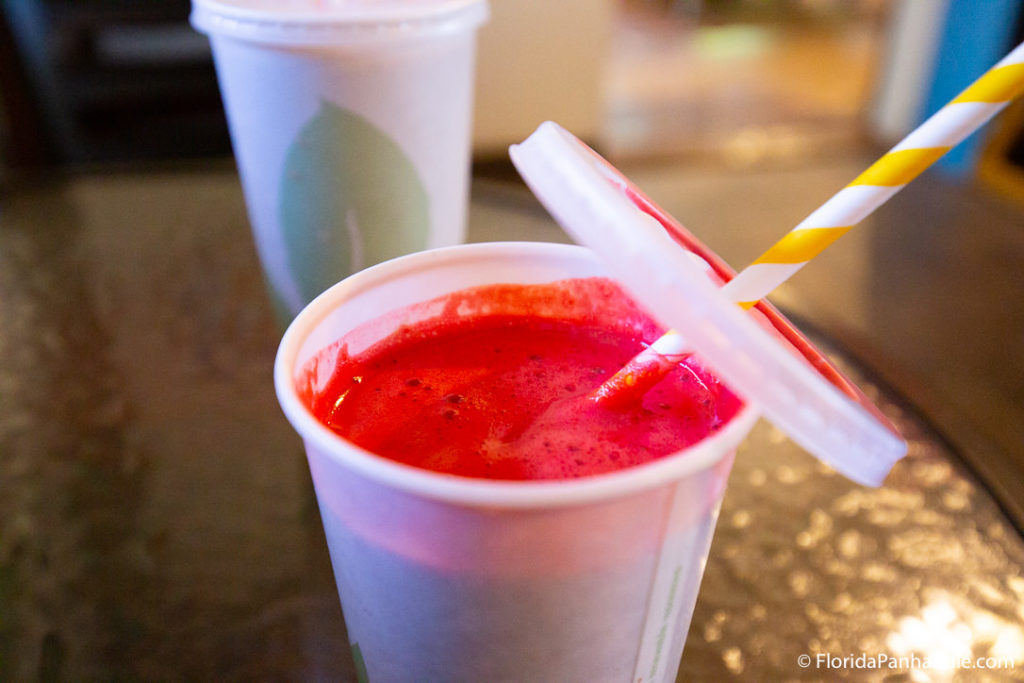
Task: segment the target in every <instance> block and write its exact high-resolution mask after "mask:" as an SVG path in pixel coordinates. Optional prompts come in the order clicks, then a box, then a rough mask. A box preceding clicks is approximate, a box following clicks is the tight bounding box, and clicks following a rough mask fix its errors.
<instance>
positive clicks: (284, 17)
mask: <svg viewBox="0 0 1024 683" xmlns="http://www.w3.org/2000/svg"><path fill="white" fill-rule="evenodd" d="M488 17H489V7H488V4H487V0H433V1H432V2H402V1H392V2H389V3H358V2H349V3H336V4H331V5H326V6H324V5H322V4H320V3H316V4H314V3H312V2H308V3H305V4H303V3H292V4H289V5H287V6H280V5H274V4H272V3H267V2H262V3H261V2H259V1H256V2H254V1H253V0H192V11H191V15H190V21H191V23H192V26H193V27H194V28H195V29H196V30H197V31H199V32H200V33H205V34H208V35H210V36H211V37H214V36H216V37H231V38H235V39H240V40H246V41H249V42H254V43H263V44H268V45H280V46H295V47H303V46H306V47H314V46H332V45H345V44H352V43H358V44H362V43H380V42H393V41H402V40H412V39H422V38H433V37H440V36H447V35H455V34H461V33H465V32H468V31H471V30H474V29H476V28H478V27H479V26H480V25H481V24H483V23H484V22H486V21H487V19H488Z"/></svg>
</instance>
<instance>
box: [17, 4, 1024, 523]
mask: <svg viewBox="0 0 1024 683" xmlns="http://www.w3.org/2000/svg"><path fill="white" fill-rule="evenodd" d="M491 8H492V19H491V21H490V23H489V24H488V25H487V26H486V27H485V28H484V30H483V31H482V33H481V36H480V47H479V65H478V83H477V102H476V122H475V131H474V159H475V162H476V166H475V168H476V178H477V181H476V185H475V188H476V189H475V192H477V193H479V192H487V191H491V192H499V193H500V192H501V191H502V190H500V189H495V188H500V187H503V186H507V185H508V184H509V183H510V182H511V183H514V182H515V177H514V174H512V173H511V171H510V168H509V166H508V164H507V161H506V155H505V149H506V147H507V145H508V144H510V143H512V142H516V141H519V140H521V139H523V138H524V137H525V136H527V135H528V134H529V133H530V132H531V131H532V130H533V129H534V128H535V127H536V125H537V124H538V123H539V122H540V121H542V120H545V119H553V120H556V121H558V122H560V123H561V124H562V125H564V126H566V127H567V128H569V129H570V130H572V131H573V132H575V133H576V134H577V135H578V136H580V137H582V138H584V139H586V140H587V141H588V142H590V143H591V144H593V145H594V146H595V147H596V148H597V149H599V150H600V151H601V152H603V153H604V154H606V155H607V156H608V157H609V158H610V159H611V160H612V161H613V162H614V163H616V164H617V165H619V166H620V167H621V168H622V169H623V170H625V171H626V172H627V173H628V174H630V175H631V177H632V178H633V179H634V180H635V181H636V182H637V183H638V184H639V185H640V186H641V187H642V188H643V189H645V190H646V191H647V192H648V193H649V194H651V195H652V196H653V197H654V199H655V200H656V201H658V202H660V203H662V204H663V205H664V206H665V208H667V209H668V210H669V211H670V212H672V213H673V214H674V215H676V216H677V217H678V218H679V219H680V220H681V221H682V222H683V223H684V224H686V225H687V226H688V227H689V228H690V229H691V230H692V231H693V232H695V233H696V234H697V235H698V236H699V237H701V238H702V239H704V240H705V241H707V242H708V243H709V244H710V246H712V247H713V248H715V249H716V250H718V251H719V253H721V254H722V255H723V256H724V257H725V258H726V259H727V260H728V261H729V262H731V263H732V264H733V265H734V267H737V268H739V267H742V266H743V265H745V264H746V263H747V262H749V261H750V260H751V259H753V258H754V257H756V256H757V255H758V254H760V253H761V251H763V250H764V249H765V248H766V247H767V246H768V245H770V244H771V243H772V242H774V241H775V239H776V238H777V237H779V236H780V235H781V234H783V233H784V232H785V231H786V230H788V229H789V228H790V227H792V226H793V225H795V224H796V223H797V222H799V220H801V219H802V218H803V217H804V216H806V215H807V213H809V212H810V211H811V210H813V209H814V208H816V207H817V206H818V205H820V204H821V203H822V202H823V201H824V200H825V199H827V198H828V197H829V196H831V194H832V193H834V192H835V191H837V190H838V189H840V188H841V187H843V186H844V185H845V184H846V183H847V182H849V180H851V179H852V178H853V177H855V176H856V175H857V174H858V173H859V172H860V171H861V170H863V168H865V167H866V165H867V164H869V163H870V162H871V161H873V160H874V159H875V158H877V156H878V155H879V154H880V153H881V152H883V151H884V150H885V149H887V147H888V146H889V145H891V144H892V143H894V142H895V141H897V140H898V139H899V138H900V137H902V136H903V135H904V134H905V133H906V132H908V131H909V130H911V129H912V128H913V127H914V126H915V125H916V124H917V123H919V122H921V121H923V120H924V118H925V117H926V116H927V115H928V114H929V113H930V112H932V111H934V110H935V109H937V108H938V107H939V106H941V105H942V104H943V103H945V102H946V101H948V100H949V99H950V98H951V97H952V96H953V95H955V94H956V93H957V92H959V90H960V89H962V88H963V87H964V86H965V85H966V84H968V83H969V82H970V81H971V80H973V79H974V78H975V77H976V76H977V75H979V74H980V73H981V72H982V71H984V70H985V69H986V68H988V67H989V66H991V64H993V63H994V62H995V61H996V60H997V59H998V58H999V57H1000V56H1002V55H1003V54H1004V53H1005V52H1006V51H1008V49H1009V48H1010V47H1012V45H1014V44H1015V43H1016V42H1019V41H1020V40H1021V38H1022V20H1021V12H1020V9H1021V3H1020V2H1019V1H1018V0H561V1H560V2H557V3H552V2H546V1H544V0H492V3H491ZM2 9H3V15H2V16H3V22H2V25H0V31H2V32H3V35H2V36H0V105H2V106H0V117H2V118H0V151H2V166H0V169H2V170H0V173H2V174H3V178H4V179H5V180H7V181H10V180H12V179H17V178H20V177H23V176H26V175H32V174H38V173H39V172H40V171H42V172H44V173H46V174H52V173H81V172H86V173H88V172H90V171H91V170H96V169H110V168H141V167H153V166H154V165H156V166H160V165H166V164H168V163H186V164H188V163H200V164H201V163H206V162H208V161H210V160H224V161H226V162H228V163H230V158H231V147H230V141H229V139H228V134H227V126H226V123H225V120H224V115H223V110H222V107H221V101H220V96H219V92H218V88H217V82H216V77H215V74H214V70H213V66H212V63H211V57H210V50H209V45H208V43H207V40H206V38H205V37H203V36H201V35H199V34H198V33H196V32H195V31H193V30H192V28H191V27H190V26H189V24H188V20H187V17H188V12H189V2H188V1H187V0H159V1H158V0H147V1H145V2H143V1H141V0H136V1H134V2H133V1H131V0H3V2H2ZM1022 120H1024V110H1022V109H1021V106H1020V105H1017V106H1014V107H1011V108H1010V110H1009V111H1008V112H1006V113H1005V114H1004V115H1003V116H1001V117H1000V118H999V119H997V120H996V122H995V123H993V124H991V125H990V126H989V127H988V128H987V129H986V130H985V131H984V132H983V133H981V134H979V135H975V136H974V137H973V138H971V139H970V140H969V141H968V142H967V143H966V144H964V145H963V146H962V147H961V148H958V149H957V150H955V151H954V152H953V153H951V154H950V155H948V156H947V157H946V158H945V159H944V160H943V161H942V162H940V164H939V165H938V166H937V167H936V168H934V169H932V170H931V171H929V172H928V173H927V174H925V176H924V177H923V178H922V179H920V180H918V181H917V182H915V183H914V184H912V185H911V187H910V188H908V189H907V190H906V191H905V192H903V193H901V194H900V195H899V196H898V197H897V198H896V199H894V200H893V201H891V202H890V203H889V204H888V205H886V206H885V207H883V209H882V210H881V211H880V212H879V213H878V214H877V216H876V217H872V218H871V219H869V220H868V221H867V222H866V223H865V225H864V226H862V227H861V228H860V229H859V230H857V231H854V232H853V233H851V236H849V237H847V238H846V239H845V240H844V242H843V244H842V246H841V247H839V248H838V249H835V250H830V251H829V252H827V253H826V254H825V255H823V256H822V257H821V260H820V263H816V264H815V265H814V266H813V267H811V268H807V269H805V271H804V272H802V273H801V274H799V275H798V276H797V277H795V278H794V279H793V281H792V282H791V283H788V284H787V285H785V286H783V288H781V289H780V290H779V291H778V293H777V295H776V296H775V297H774V298H775V300H776V301H777V302H778V303H780V304H781V305H782V306H783V307H784V308H785V309H786V310H787V311H788V312H790V313H791V314H793V315H795V316H797V317H800V318H806V319H807V320H808V321H809V322H812V323H813V324H815V325H818V326H821V327H823V328H824V329H826V330H827V331H829V332H830V333H831V334H832V335H833V336H835V337H837V338H839V339H840V340H842V341H844V342H845V343H847V344H850V345H852V346H853V347H855V350H856V351H857V353H858V355H859V356H861V357H864V358H866V359H867V360H869V361H870V362H871V363H873V364H874V365H875V366H876V367H878V368H879V369H880V370H882V371H883V372H884V374H885V375H886V376H888V377H890V378H892V379H893V381H894V383H896V384H897V385H898V386H899V387H900V388H901V390H903V391H905V392H907V393H910V394H912V398H913V400H914V403H915V405H918V406H919V407H920V408H921V409H922V410H923V411H924V412H925V413H926V414H927V415H929V416H930V417H931V418H932V419H933V420H934V421H936V422H938V423H942V424H945V425H947V427H948V431H950V432H951V433H953V436H952V437H951V438H954V439H955V440H956V441H957V442H958V445H961V446H962V447H963V448H964V449H966V450H967V451H969V452H971V453H972V454H974V456H973V457H975V459H976V461H977V465H976V466H977V467H978V468H979V469H980V471H981V472H982V474H983V475H984V476H985V478H986V480H987V481H989V482H991V483H992V485H993V486H994V487H996V488H997V489H1003V493H1004V494H1006V495H1004V497H1003V498H1004V500H1010V501H1011V502H1009V503H1007V505H1008V507H1009V508H1012V509H1013V510H1015V511H1016V514H1017V519H1018V521H1019V520H1020V519H1021V515H1020V510H1019V505H1018V504H1017V503H1015V502H1013V501H1014V500H1016V499H1018V498H1024V496H1019V497H1014V496H1012V495H1010V493H1011V491H1009V489H1012V488H1013V487H1014V486H1016V484H1015V483H1014V482H1016V481H1018V480H1021V479H1024V477H1022V476H1021V474H1022V472H1024V463H1022V461H1024V369H1022V366H1024V363H1022V361H1021V360H1020V358H1019V356H1018V353H1019V350H1020V349H1021V348H1024V290H1022V285H1021V282H1020V281H1021V278H1020V277H1019V273H1020V272H1022V270H1024V230H1022V229H1021V228H1022V227H1024V225H1022V224H1024V220H1022V218H1024V213H1022V206H1024V181H1022V177H1024V176H1022V173H1024V170H1022V164H1024V135H1022V134H1021V130H1022V126H1021V121H1022ZM503 184H504V185H503ZM476 215H477V216H478V220H481V219H480V218H479V216H480V213H479V211H478V212H477V214H476ZM523 230H524V233H523V234H524V236H526V237H528V236H530V233H529V232H528V226H524V228H523ZM485 233H486V230H484V234H485Z"/></svg>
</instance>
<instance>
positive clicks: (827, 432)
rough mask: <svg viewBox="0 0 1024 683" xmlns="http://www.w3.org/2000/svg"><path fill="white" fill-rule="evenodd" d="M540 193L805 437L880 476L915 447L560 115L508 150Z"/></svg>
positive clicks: (649, 300) (637, 290)
mask: <svg viewBox="0 0 1024 683" xmlns="http://www.w3.org/2000/svg"><path fill="white" fill-rule="evenodd" d="M509 152H510V155H511V157H512V161H513V163H514V164H515V165H516V168H517V169H518V170H519V172H520V174H521V175H522V176H523V178H524V179H525V180H526V183H527V185H529V186H530V188H531V189H532V190H533V192H534V194H535V195H536V196H537V198H538V199H540V201H541V202H542V203H543V204H544V205H545V206H546V207H547V209H548V211H549V212H550V213H551V214H552V216H554V218H555V219H556V220H557V221H558V222H559V223H560V224H561V225H562V227H563V228H564V229H565V230H566V232H568V233H569V234H570V235H571V236H572V237H573V238H574V239H575V240H576V241H578V242H579V243H581V244H583V245H585V246H587V247H589V248H591V249H592V250H594V251H595V252H596V253H597V254H598V255H599V256H600V257H601V258H602V260H604V261H605V262H606V265H607V267H608V269H609V271H610V272H611V274H612V275H613V276H614V277H616V278H617V279H618V280H619V281H620V282H621V283H622V284H623V285H624V286H625V287H626V288H627V289H628V290H629V291H630V293H631V294H632V295H633V296H634V297H635V298H636V299H637V300H638V301H640V302H642V303H643V305H644V306H645V307H646V308H647V309H648V310H649V311H650V312H651V313H652V314H654V315H655V316H656V317H657V318H658V319H659V320H660V321H661V322H662V323H663V324H665V325H667V326H669V327H671V328H672V329H675V330H678V331H679V332H680V333H682V334H683V335H684V336H685V337H686V339H687V340H688V341H689V343H690V346H691V347H692V348H693V349H694V350H695V351H696V352H697V354H698V355H699V356H700V357H701V358H702V359H703V360H704V361H705V362H706V363H707V365H708V366H709V367H710V368H711V369H712V370H714V372H715V373H716V374H717V375H718V376H719V377H720V378H721V379H722V380H723V381H724V382H725V383H726V384H728V385H729V386H730V387H731V388H732V389H734V390H735V391H736V392H737V393H739V394H740V395H741V396H743V397H744V399H745V400H747V401H749V402H751V403H753V404H754V405H755V406H757V407H758V408H759V409H760V410H761V412H762V413H763V414H764V416H765V417H766V418H767V419H768V420H769V421H771V422H772V423H773V424H774V425H775V426H777V427H778V428H780V429H781V430H783V431H784V432H785V433H786V434H787V435H788V436H789V437H790V438H792V439H793V441H795V442H796V443H798V444H799V445H800V446H802V447H803V448H805V449H806V450H808V451H810V452H811V453H813V454H814V455H815V456H817V457H818V458H819V459H820V460H822V461H823V462H825V463H827V464H829V465H830V466H832V467H833V468H835V469H836V470H838V471H839V472H841V473H842V474H844V475H846V476H847V477H849V478H850V479H852V480H854V481H857V482H859V483H862V484H867V485H870V486H878V485H879V484H881V483H882V481H883V480H884V479H885V476H886V474H888V472H889V470H890V469H891V468H892V466H893V464H895V462H896V461H897V460H899V459H900V458H901V457H903V455H905V454H906V450H907V446H906V443H905V442H904V441H903V439H902V438H901V437H900V435H899V433H898V432H897V431H896V428H895V427H894V426H893V425H892V423H891V422H889V420H887V419H886V418H885V416H884V415H882V413H881V412H880V411H879V410H878V409H877V408H876V407H875V406H874V405H873V404H872V403H871V401H870V400H869V399H868V398H867V397H866V396H865V395H864V394H863V393H862V392H861V391H860V390H859V389H857V388H856V387H855V386H854V385H853V384H852V382H850V381H849V380H848V379H846V378H845V377H844V376H843V375H842V373H841V372H840V371H839V370H838V369H836V368H835V366H834V365H832V364H831V363H830V362H829V361H828V359H826V358H825V356H824V355H823V354H822V353H821V352H820V351H818V350H817V349H816V348H815V347H814V345H813V344H811V342H810V341H809V340H807V338H806V337H804V336H803V335H802V334H801V333H800V332H799V331H798V330H796V328H794V327H793V325H792V324H791V323H789V321H787V320H786V319H785V318H784V317H783V316H782V315H781V314H780V313H779V312H778V311H777V310H776V309H775V308H774V307H772V306H771V305H769V304H767V303H766V302H764V301H762V302H760V303H759V304H758V305H757V307H756V308H755V309H753V310H754V311H756V312H752V311H744V310H742V309H741V308H740V307H739V306H737V305H736V304H735V303H733V302H732V301H730V300H729V299H728V298H726V296H725V295H724V294H723V293H722V291H721V290H720V288H719V287H717V286H716V285H715V284H714V283H713V282H712V281H711V280H710V279H709V278H708V277H707V274H706V272H705V270H704V268H702V265H701V264H700V263H699V262H695V261H694V259H693V258H692V256H691V254H696V255H697V256H699V257H700V258H701V259H702V260H703V261H704V262H706V263H707V264H708V265H709V266H710V267H711V269H712V270H713V271H714V272H715V273H716V274H717V275H718V276H719V277H720V278H721V279H722V280H725V281H728V280H729V279H731V277H732V276H733V275H734V272H733V271H732V270H731V269H730V268H729V267H728V266H727V265H726V264H725V262H724V261H722V260H721V259H720V258H719V257H718V256H717V255H715V254H714V253H713V252H711V250H710V249H708V248H707V247H706V246H704V245H703V244H701V243H700V241H699V240H697V239H696V238H695V237H694V236H693V235H692V234H690V233H689V232H687V231H686V230H685V229H684V228H683V227H682V225H680V224H679V222H678V221H676V220H675V219H674V218H672V217H671V216H669V215H668V214H667V213H665V212H664V211H663V210H661V209H660V208H659V207H658V206H657V205H655V204H654V202H652V201H651V200H650V199H648V198H647V197H646V196H644V195H643V193H642V192H640V190H639V189H638V188H637V187H636V186H635V185H633V184H632V183H631V182H630V181H629V180H628V179H626V178H625V176H623V175H622V174H621V173H620V172H619V171H618V170H616V169H615V168H614V167H613V166H611V164H609V163H608V162H607V161H605V160H604V159H603V158H602V157H600V156H599V155H598V154H597V153H596V152H594V151H593V150H592V149H590V148H589V147H588V146H586V145H585V144H584V143H582V142H581V141H580V140H578V139H577V138H576V137H575V136H573V135H572V134H571V133H569V132H568V131H566V130H564V129H563V128H561V127H560V126H558V125H557V124H555V123H552V122H546V123H544V124H542V125H541V126H540V127H539V128H538V129H537V130H536V131H535V132H534V133H533V134H532V135H531V136H530V137H529V138H528V139H527V140H525V141H524V142H522V143H520V144H518V145H513V146H512V147H511V149H510V150H509Z"/></svg>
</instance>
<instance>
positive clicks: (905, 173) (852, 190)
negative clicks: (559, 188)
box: [592, 43, 1024, 402]
mask: <svg viewBox="0 0 1024 683" xmlns="http://www.w3.org/2000/svg"><path fill="white" fill-rule="evenodd" d="M1022 92H1024V43H1022V44H1021V45H1018V46H1017V47H1016V48H1014V49H1013V51H1011V52H1010V53H1009V54H1008V55H1006V57H1004V58H1003V59H1002V60H1000V61H999V62H998V63H996V65H995V66H993V67H992V68H991V69H989V70H988V71H986V72H985V73H984V74H983V75H982V76H981V78H979V79H978V80H976V81H975V82H974V83H973V84H971V85H970V86H969V87H968V88H967V89H966V90H964V91H963V92H962V93H960V94H959V95H957V97H956V98H954V99H953V100H952V101H951V102H949V103H948V104H947V105H946V106H944V107H943V108H942V109H940V110H939V111H937V112H936V113H935V114H933V115H932V116H931V117H929V118H928V120H926V121H925V122H924V123H922V124H921V125H920V126H919V127H918V128H916V129H915V130H914V131H913V132H911V133H910V134H909V135H908V136H907V137H905V138H904V139H903V140H901V141H900V142H899V143H897V144H896V146H895V147H893V148H892V149H891V150H889V152H888V153H886V154H885V155H884V156H883V157H882V158H881V159H879V160H878V161H876V162H875V163H874V164H872V165H871V166H870V167H869V168H868V169H867V170H866V171H864V172H863V173H861V174H860V175H859V176H857V178H856V179H854V181H853V182H852V183H850V184H849V185H847V186H846V187H845V188H843V189H842V190H840V191H839V192H838V193H836V194H835V195H834V196H833V197H832V198H831V199H829V200H828V201H827V202H825V203H824V204H823V205H822V206H821V207H820V208H819V209H817V210H816V211H815V212H814V213H812V214H811V215H810V216H808V217H807V218H805V219H804V220H803V221H802V222H801V223H800V224H799V225H797V226H796V227H795V228H793V229H792V230H791V231H790V232H788V233H787V234H786V235H785V236H784V237H783V238H782V239H781V240H779V241H778V242H776V243H775V245H774V246H772V247H771V248H770V249H768V251H766V252H765V253H764V254H762V255H761V256H760V257H759V258H758V259H757V260H756V261H754V262H753V263H752V264H750V265H749V266H747V267H746V268H744V269H743V270H742V271H741V272H740V273H738V274H737V275H736V277H734V278H733V279H732V280H730V281H729V282H728V283H726V285H725V286H724V287H723V291H724V292H725V293H726V295H727V296H728V297H729V298H730V299H732V300H733V301H735V302H736V303H738V304H739V305H740V306H741V307H743V308H752V307H753V306H754V305H755V304H757V302H758V301H759V300H760V299H762V298H764V297H765V296H767V295H768V294H769V293H770V292H771V291H772V290H774V289H775V288H776V287H778V286H779V285H781V284H782V283H783V282H785V281H786V280H788V279H789V278H790V277H791V276H792V275H793V274H794V273H796V272H797V271H798V270H800V269H801V268H803V267H804V266H805V265H807V263H808V262H809V261H810V260H811V259H813V258H814V257H815V256H817V255H818V254H820V253H821V252H822V251H824V250H825V248H826V247H828V246H829V245H830V244H832V243H833V242H835V241H836V240H837V239H839V238H840V237H842V236H843V235H844V234H845V233H846V232H847V231H849V230H850V229H851V228H853V226H855V225H856V224H857V223H859V222H860V221H862V220H864V219H865V218H866V217H867V216H868V215H869V214H870V213H871V212H873V211H874V210H875V209H877V208H878V207H879V206H881V205H882V204H884V203H885V202H886V201H887V200H888V199H889V198H891V197H892V196H893V195H894V194H896V193H897V192H899V191H900V190H902V189H903V188H904V187H905V186H906V185H907V183H909V182H910V181H911V180H913V179H914V178H916V177H917V176H918V175H920V174H921V173H922V172H923V171H924V170H925V169H927V168H928V167H929V166H931V165H932V164H933V163H935V162H936V161H938V160H939V158H940V157H942V155H944V154H945V153H946V152H948V151H949V150H950V149H952V148H953V147H955V146H956V145H958V144H960V142H962V141H963V140H964V139H965V138H966V137H967V136H968V135H970V134H971V133H973V132H974V131H976V130H978V129H979V128H981V126H983V125H984V124H985V123H986V122H987V121H988V120H989V119H991V118H992V117H993V116H995V115H996V114H997V113H998V112H999V111H1000V110H1002V109H1003V108H1004V107H1005V106H1006V105H1007V104H1009V103H1010V102H1011V101H1012V100H1013V99H1014V98H1016V97H1017V96H1019V95H1020V94H1021V93H1022ZM689 351H690V349H689V346H688V344H687V341H686V338H685V337H684V336H683V335H681V334H679V333H678V332H676V331H674V330H669V331H668V332H666V333H665V335H664V336H662V337H661V338H660V339H658V340H657V341H656V342H655V343H654V344H652V345H651V346H650V347H649V348H648V349H646V350H644V351H643V352H641V353H640V354H639V355H637V356H636V357H635V358H633V359H632V360H631V361H630V362H629V363H628V364H627V365H626V366H625V367H624V368H622V369H621V370H620V371H619V372H617V373H616V374H615V375H613V376H612V377H611V378H609V379H608V380H607V381H606V382H605V383H604V384H602V385H601V386H600V387H598V388H597V389H596V390H595V391H594V392H593V393H592V396H593V397H594V398H595V400H597V401H599V402H613V401H615V400H616V399H618V400H619V401H622V400H628V398H629V396H636V395H638V394H642V393H643V392H644V391H646V390H647V388H649V387H650V386H653V384H654V383H655V382H657V381H658V380H659V379H660V378H661V377H662V376H664V374H665V373H667V372H668V370H669V369H671V366H672V364H673V361H674V360H677V359H678V357H680V356H682V355H685V354H686V353H688V352H689ZM673 356H675V357H676V358H673Z"/></svg>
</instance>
